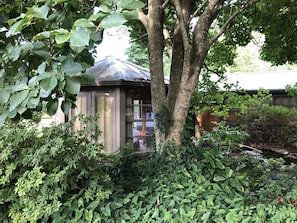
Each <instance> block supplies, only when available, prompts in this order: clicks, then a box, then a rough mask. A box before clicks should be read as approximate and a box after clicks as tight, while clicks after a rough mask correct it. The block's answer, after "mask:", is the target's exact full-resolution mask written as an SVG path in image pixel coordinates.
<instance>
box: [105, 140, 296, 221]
mask: <svg viewBox="0 0 297 223" xmlns="http://www.w3.org/2000/svg"><path fill="white" fill-rule="evenodd" d="M167 153H168V154H167ZM169 154H170V155H169ZM130 158H131V157H130ZM130 158H129V159H125V158H124V157H123V159H125V160H126V161H128V160H130V161H131V162H133V164H132V163H131V165H132V166H133V167H135V165H136V166H138V167H139V168H132V169H129V168H127V169H125V171H126V173H125V175H126V176H127V174H128V173H129V175H131V174H132V175H134V179H137V180H136V181H134V182H135V183H136V184H133V182H131V181H129V180H128V182H130V184H129V185H131V187H128V189H127V187H126V186H127V185H126V184H125V185H123V184H122V185H123V186H124V187H123V189H124V190H120V191H118V193H114V194H113V197H112V201H111V202H110V203H108V204H107V205H106V206H105V208H106V209H107V210H108V212H107V213H106V214H107V216H106V218H105V219H104V221H105V222H270V221H273V222H282V221H283V220H285V219H286V220H288V219H290V221H295V220H296V219H297V215H296V214H292V213H295V211H296V206H294V204H292V203H291V204H290V203H287V202H279V199H280V198H284V199H287V200H290V199H291V201H295V200H294V199H295V198H291V197H292V195H293V194H295V192H296V190H295V189H294V188H292V187H291V186H292V185H293V184H294V182H295V180H296V176H295V175H294V171H296V166H294V165H293V166H290V167H288V168H286V167H283V169H282V171H281V172H279V173H278V177H275V173H276V172H278V168H279V166H281V165H282V163H281V162H271V163H263V161H261V160H257V159H254V158H252V157H248V156H244V157H242V158H240V159H234V158H232V157H231V156H230V155H229V153H226V151H225V150H222V151H219V150H218V149H214V148H212V147H211V145H210V146H209V147H193V146H188V147H183V148H182V149H177V148H175V147H174V146H172V145H168V147H166V150H165V151H164V152H163V153H162V154H159V153H158V152H153V153H151V154H150V157H149V158H148V159H147V160H138V161H137V160H133V161H132V160H131V159H130ZM128 166H129V165H128ZM117 167H119V166H117ZM124 179H125V178H124ZM129 179H131V178H129ZM123 181H125V180H123ZM287 181H289V182H290V183H289V184H286V182H287ZM118 183H119V181H118ZM275 188H277V192H276V193H272V191H275V190H276V189H275ZM126 189H127V190H126ZM131 189H132V190H133V191H132V192H131ZM272 194H273V196H272ZM295 195H296V194H295ZM295 195H293V197H295Z"/></svg>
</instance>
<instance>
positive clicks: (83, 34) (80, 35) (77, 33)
mask: <svg viewBox="0 0 297 223" xmlns="http://www.w3.org/2000/svg"><path fill="white" fill-rule="evenodd" d="M89 41H90V35H89V33H88V31H87V29H86V28H83V27H77V28H75V29H72V30H71V33H70V45H71V46H74V47H84V46H88V45H89Z"/></svg>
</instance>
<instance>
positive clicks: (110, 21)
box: [100, 12, 127, 28]
mask: <svg viewBox="0 0 297 223" xmlns="http://www.w3.org/2000/svg"><path fill="white" fill-rule="evenodd" d="M125 22H127V20H126V19H125V17H124V16H123V15H122V14H121V13H118V12H116V13H114V14H111V15H110V16H107V17H106V18H104V19H103V20H102V22H101V24H100V26H101V27H102V28H111V27H115V26H120V25H123V24H124V23H125Z"/></svg>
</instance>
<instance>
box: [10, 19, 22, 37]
mask: <svg viewBox="0 0 297 223" xmlns="http://www.w3.org/2000/svg"><path fill="white" fill-rule="evenodd" d="M23 25H24V20H23V19H21V20H19V21H17V22H15V23H14V24H13V25H12V26H11V27H10V29H9V32H10V33H11V34H12V35H13V34H15V33H17V32H20V31H21V30H22V28H23Z"/></svg>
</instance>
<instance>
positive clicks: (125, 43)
mask: <svg viewBox="0 0 297 223" xmlns="http://www.w3.org/2000/svg"><path fill="white" fill-rule="evenodd" d="M128 47H129V35H128V30H127V27H125V26H120V27H114V28H110V29H105V30H104V34H103V41H102V43H101V44H100V45H99V46H98V47H97V58H96V61H98V60H100V59H101V58H103V57H105V56H114V57H116V58H118V59H121V60H127V56H126V55H125V50H126V49H127V48H128Z"/></svg>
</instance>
